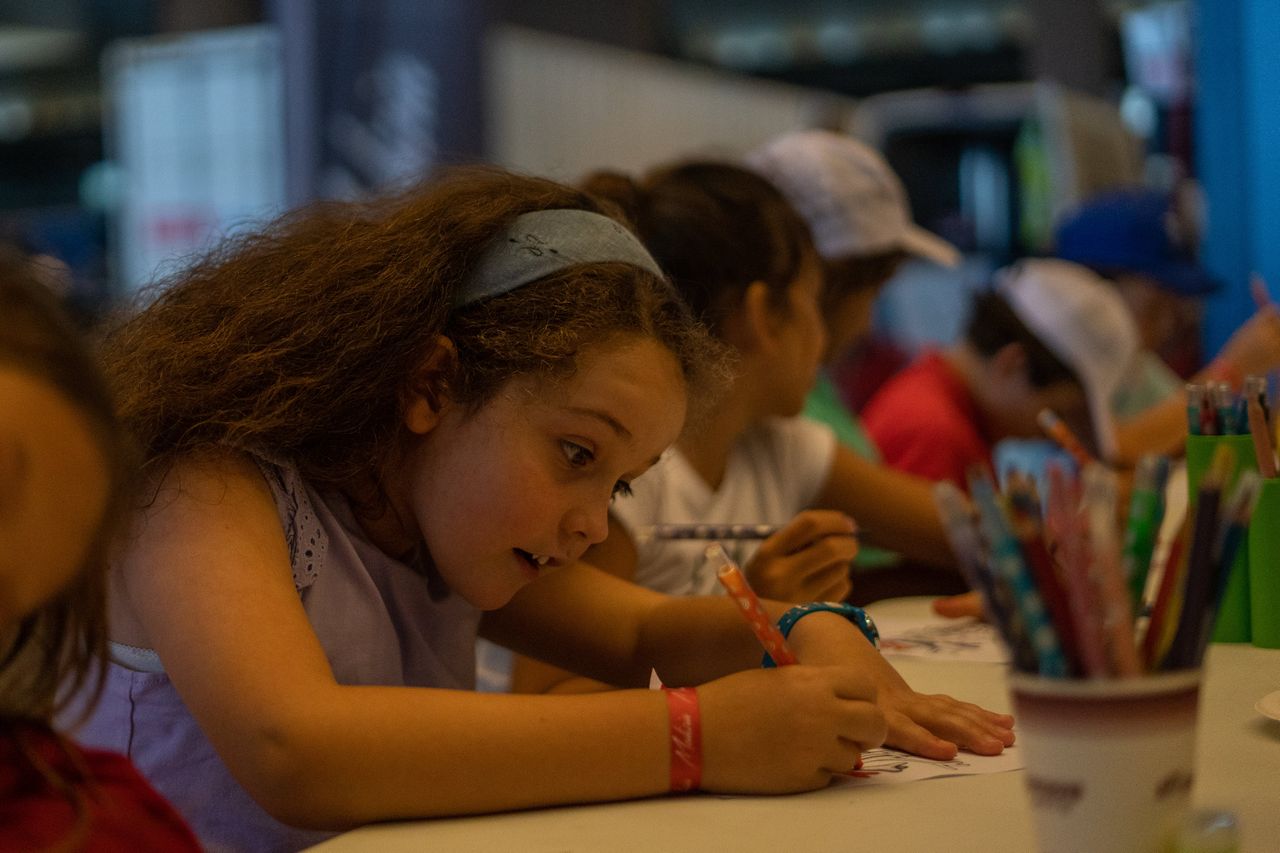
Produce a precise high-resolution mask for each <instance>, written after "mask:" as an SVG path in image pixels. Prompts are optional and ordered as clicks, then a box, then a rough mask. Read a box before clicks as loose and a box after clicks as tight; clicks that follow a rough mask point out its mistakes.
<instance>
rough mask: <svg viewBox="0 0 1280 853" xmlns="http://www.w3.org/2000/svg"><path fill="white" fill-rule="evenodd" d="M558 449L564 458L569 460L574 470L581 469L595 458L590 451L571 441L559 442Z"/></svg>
mask: <svg viewBox="0 0 1280 853" xmlns="http://www.w3.org/2000/svg"><path fill="white" fill-rule="evenodd" d="M560 449H561V450H563V451H564V458H565V459H567V460H569V464H570V465H572V466H573V467H574V468H581V467H583V466H584V465H586V464H587V463H589V462H590V461H591V460H593V459H595V458H596V457H595V454H593V453H592V452H591V451H590V450H588V449H587V448H585V447H583V446H582V445H581V444H576V443H574V442H572V441H561V442H560Z"/></svg>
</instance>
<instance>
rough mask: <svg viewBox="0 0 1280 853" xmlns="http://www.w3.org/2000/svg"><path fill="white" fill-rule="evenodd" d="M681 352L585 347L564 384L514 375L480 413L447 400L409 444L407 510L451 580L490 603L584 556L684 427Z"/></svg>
mask: <svg viewBox="0 0 1280 853" xmlns="http://www.w3.org/2000/svg"><path fill="white" fill-rule="evenodd" d="M685 408H686V386H685V382H684V378H683V375H682V373H681V371H680V367H679V365H678V363H677V362H676V359H675V357H674V356H673V355H672V354H671V353H670V351H668V350H667V349H666V348H665V347H663V346H662V345H661V344H659V343H657V342H656V341H654V340H652V339H648V338H641V337H634V338H625V339H622V340H620V341H618V342H615V343H610V344H604V345H601V346H598V347H595V348H592V349H590V350H588V351H586V352H585V353H584V354H583V355H582V356H581V357H580V359H579V362H578V370H577V372H576V374H575V375H573V376H572V377H570V378H569V379H567V380H564V381H560V382H552V381H547V380H542V381H527V382H526V381H518V380H517V381H515V382H513V383H511V384H510V385H509V386H508V387H507V388H506V389H504V390H503V391H502V392H500V393H499V394H498V396H497V397H495V398H494V399H493V400H492V401H490V402H489V403H487V404H485V406H484V407H483V408H481V409H480V410H479V411H478V412H475V413H474V414H468V413H466V412H465V411H464V410H463V409H462V407H460V406H458V405H455V404H450V403H448V402H446V403H445V404H444V405H443V407H442V409H441V410H440V412H439V420H438V422H437V423H436V424H435V425H434V426H433V427H431V429H430V430H429V431H428V432H426V433H425V435H423V437H422V439H421V440H420V441H419V442H418V445H417V447H416V448H415V449H414V450H413V451H412V452H411V456H410V460H409V466H408V484H407V494H406V495H405V500H406V502H407V504H408V506H406V507H401V508H400V512H401V515H402V517H404V514H405V512H407V513H410V514H411V517H412V518H413V520H414V522H415V523H416V524H417V526H418V528H419V532H420V533H421V535H422V537H423V538H424V539H425V541H426V542H427V546H428V549H429V551H430V553H431V556H432V559H433V561H434V563H435V566H436V569H437V570H438V571H439V572H440V575H441V577H442V578H443V579H444V580H445V582H447V583H448V584H449V586H450V588H451V589H453V590H454V591H455V592H457V593H458V594H459V595H461V596H462V597H463V599H465V600H466V601H468V602H470V603H471V604H473V605H475V606H477V607H480V608H482V609H486V610H489V609H494V608H498V607H502V606H503V605H505V604H506V603H507V602H508V601H509V600H510V599H511V597H512V596H513V595H514V594H515V593H516V592H517V591H518V590H519V589H520V588H521V587H523V586H524V585H525V584H527V583H529V582H530V581H531V580H533V579H534V578H536V577H537V576H538V575H539V574H540V573H542V572H544V571H548V570H551V569H554V568H555V567H557V566H563V565H567V564H569V563H573V562H575V561H576V560H577V559H578V558H579V557H581V556H582V554H583V552H585V551H586V550H587V548H588V547H589V546H591V545H593V544H596V543H598V542H601V541H603V540H604V538H605V535H606V533H607V531H608V510H609V503H610V501H611V500H612V498H613V496H614V495H615V494H619V493H625V492H626V491H627V487H628V484H629V483H630V482H631V480H633V479H634V478H636V477H638V476H639V475H640V474H641V473H642V472H643V471H645V470H647V469H648V468H649V467H650V466H651V465H652V464H653V463H654V462H656V461H657V459H658V456H659V455H660V454H661V453H662V451H663V450H664V449H666V448H667V447H668V446H670V445H671V444H672V443H673V442H674V441H675V440H676V438H677V436H678V435H679V433H680V429H681V427H682V425H683V424H684V417H685Z"/></svg>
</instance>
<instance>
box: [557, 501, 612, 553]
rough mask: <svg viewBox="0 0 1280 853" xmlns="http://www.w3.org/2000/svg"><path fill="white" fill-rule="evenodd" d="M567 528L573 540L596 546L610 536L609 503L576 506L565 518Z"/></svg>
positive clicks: (600, 502)
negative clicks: (579, 539)
mask: <svg viewBox="0 0 1280 853" xmlns="http://www.w3.org/2000/svg"><path fill="white" fill-rule="evenodd" d="M565 527H566V529H567V531H568V533H569V535H570V536H572V537H573V538H575V539H577V538H581V539H585V540H586V543H587V545H589V546H590V545H596V544H599V543H601V542H603V541H604V540H605V537H607V536H608V535H609V502H608V501H593V502H591V503H590V504H583V505H580V506H576V507H574V508H573V509H571V510H570V511H569V513H568V514H567V515H566V516H565Z"/></svg>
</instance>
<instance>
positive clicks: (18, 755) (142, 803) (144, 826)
mask: <svg viewBox="0 0 1280 853" xmlns="http://www.w3.org/2000/svg"><path fill="white" fill-rule="evenodd" d="M28 756H34V758H35V759H36V761H38V762H39V763H41V764H43V765H44V766H45V768H47V769H48V771H49V772H51V773H52V774H53V776H54V777H56V779H58V780H61V781H62V782H63V783H65V785H66V787H67V789H69V790H63V789H61V788H58V787H54V785H53V784H52V783H51V782H50V781H49V779H48V778H46V776H45V775H44V774H42V773H41V772H40V771H39V770H38V769H36V767H34V766H32V761H31V760H30V758H29V757H28ZM74 800H79V801H80V805H79V807H78V809H77V805H76V803H75V802H74ZM54 849H60V850H83V851H93V853H141V851H148V853H150V851H163V853H167V851H184V853H185V851H194V853H199V851H200V845H199V844H198V843H197V842H196V838H195V836H194V835H193V834H192V833H191V830H190V829H189V828H188V827H187V824H186V823H185V822H184V821H183V819H182V818H181V817H179V816H178V813H177V812H176V811H174V810H173V807H172V806H170V805H169V803H168V802H166V801H165V799H164V798H163V797H161V796H160V795H159V794H157V793H156V791H155V789H154V788H152V787H151V785H150V784H148V783H147V781H146V780H145V779H143V778H142V776H141V775H140V774H139V773H138V771H137V770H136V769H134V766H133V764H131V763H130V761H129V759H127V758H125V757H124V756H123V755H117V754H116V753H113V752H104V751H101V750H96V749H83V748H81V747H78V746H76V745H74V744H73V743H71V742H70V741H68V740H65V739H59V738H58V737H57V736H56V735H55V734H54V733H53V732H52V731H51V730H50V729H48V728H47V727H45V726H43V725H40V724H37V723H30V722H17V723H15V722H13V721H4V722H0V850H54Z"/></svg>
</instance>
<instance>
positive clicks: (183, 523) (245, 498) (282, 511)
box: [122, 448, 327, 589]
mask: <svg viewBox="0 0 1280 853" xmlns="http://www.w3.org/2000/svg"><path fill="white" fill-rule="evenodd" d="M282 538H283V540H284V543H285V545H286V547H287V550H288V554H289V560H290V563H291V565H292V568H293V574H294V583H295V586H297V587H298V589H302V588H303V587H305V586H307V585H308V584H309V583H310V582H311V580H313V579H314V577H315V575H316V573H317V571H318V568H319V564H320V562H321V557H322V556H323V552H324V550H325V548H326V544H327V543H326V541H324V537H323V531H322V528H321V526H320V524H319V522H318V521H317V518H316V511H315V507H314V504H313V500H312V493H311V490H310V489H308V488H307V486H306V484H305V482H304V481H303V478H302V477H301V475H300V474H299V473H298V471H297V469H296V468H295V467H294V466H292V465H290V464H288V463H287V462H284V461H281V460H277V459H269V458H266V457H264V456H260V455H257V454H254V453H250V452H247V451H243V450H237V449H232V448H211V449H208V450H202V451H200V452H199V453H192V454H186V455H183V456H179V457H176V458H174V459H172V460H167V461H166V465H165V467H164V470H163V471H160V472H158V473H157V474H156V475H155V476H153V478H152V480H151V482H150V483H149V484H148V485H147V486H146V488H145V489H144V491H143V505H142V507H141V509H140V511H139V512H138V514H137V517H136V521H135V524H134V526H133V530H132V533H131V536H130V539H129V541H128V542H127V544H126V548H125V552H124V559H123V560H122V562H123V563H125V564H126V566H127V564H128V563H129V562H131V558H134V560H141V561H143V562H146V563H152V562H154V561H155V558H156V557H164V556H169V555H176V554H178V553H184V552H185V553H192V552H201V551H205V550H208V549H209V548H211V547H218V546H219V544H221V545H222V546H225V547H228V548H235V549H237V550H238V549H240V548H245V549H248V550H252V551H255V552H257V553H266V552H270V551H274V550H275V549H277V548H279V543H280V540H281V539H282ZM268 546H269V547H268Z"/></svg>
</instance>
